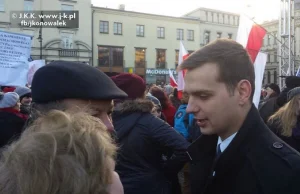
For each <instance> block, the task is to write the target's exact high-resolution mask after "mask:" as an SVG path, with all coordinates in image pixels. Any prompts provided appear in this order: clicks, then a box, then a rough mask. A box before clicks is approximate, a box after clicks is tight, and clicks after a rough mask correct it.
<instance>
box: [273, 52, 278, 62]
mask: <svg viewBox="0 0 300 194" xmlns="http://www.w3.org/2000/svg"><path fill="white" fill-rule="evenodd" d="M277 57H278V56H277V52H274V62H275V63H277V61H278V60H277Z"/></svg>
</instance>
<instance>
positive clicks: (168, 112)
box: [162, 105, 176, 127]
mask: <svg viewBox="0 0 300 194" xmlns="http://www.w3.org/2000/svg"><path fill="white" fill-rule="evenodd" d="M162 113H163V114H164V116H165V117H166V121H167V123H169V125H171V126H172V127H174V117H175V114H176V109H175V107H174V106H173V105H169V106H168V107H166V108H164V109H162Z"/></svg>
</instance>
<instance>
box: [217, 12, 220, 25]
mask: <svg viewBox="0 0 300 194" xmlns="http://www.w3.org/2000/svg"><path fill="white" fill-rule="evenodd" d="M217 22H218V23H220V15H219V13H217Z"/></svg>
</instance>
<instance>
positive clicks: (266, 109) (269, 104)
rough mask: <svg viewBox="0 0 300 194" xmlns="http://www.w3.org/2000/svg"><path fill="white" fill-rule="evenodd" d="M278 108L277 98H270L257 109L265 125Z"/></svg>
mask: <svg viewBox="0 0 300 194" xmlns="http://www.w3.org/2000/svg"><path fill="white" fill-rule="evenodd" d="M279 108H280V107H279V106H278V104H277V97H274V98H270V99H269V100H267V101H265V102H263V103H262V104H261V107H260V108H259V114H260V116H261V118H262V119H263V121H264V122H265V123H267V122H268V119H269V117H270V116H272V115H273V114H274V113H276V111H277V110H278V109H279Z"/></svg>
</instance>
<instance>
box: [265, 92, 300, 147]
mask: <svg viewBox="0 0 300 194" xmlns="http://www.w3.org/2000/svg"><path fill="white" fill-rule="evenodd" d="M287 96H288V97H287V99H288V103H286V104H285V105H284V106H283V107H281V108H280V109H279V110H278V111H277V112H276V113H275V114H273V115H272V116H271V117H270V118H269V120H268V126H269V128H270V129H271V130H272V131H273V132H274V133H275V134H276V135H277V136H279V137H280V138H281V139H282V140H284V141H285V142H286V143H288V144H289V145H290V146H291V147H293V148H294V149H296V150H298V151H299V152H300V87H297V88H294V89H292V90H291V91H290V92H289V93H288V95H287Z"/></svg>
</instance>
